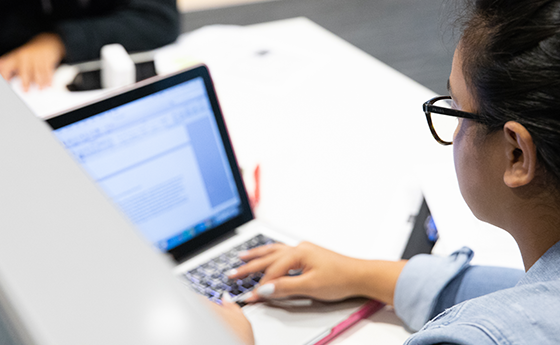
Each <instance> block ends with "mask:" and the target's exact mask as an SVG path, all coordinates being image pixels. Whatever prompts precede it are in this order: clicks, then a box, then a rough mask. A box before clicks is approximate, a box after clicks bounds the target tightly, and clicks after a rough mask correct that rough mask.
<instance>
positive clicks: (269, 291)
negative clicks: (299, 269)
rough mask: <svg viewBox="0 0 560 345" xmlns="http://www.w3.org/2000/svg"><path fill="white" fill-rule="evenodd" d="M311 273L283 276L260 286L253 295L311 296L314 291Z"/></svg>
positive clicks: (265, 296) (273, 296)
mask: <svg viewBox="0 0 560 345" xmlns="http://www.w3.org/2000/svg"><path fill="white" fill-rule="evenodd" d="M312 291H313V290H312V284H311V278H310V276H309V275H301V276H296V277H281V278H278V279H275V280H272V281H270V282H268V283H266V284H264V285H261V286H259V287H258V288H257V289H256V290H255V293H254V294H253V295H257V296H258V297H260V298H282V297H289V296H309V295H310V292H312Z"/></svg>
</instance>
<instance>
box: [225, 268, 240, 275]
mask: <svg viewBox="0 0 560 345" xmlns="http://www.w3.org/2000/svg"><path fill="white" fill-rule="evenodd" d="M234 274H237V270H236V269H235V268H234V269H231V270H229V271H227V272H226V276H228V277H229V276H232V275H234Z"/></svg>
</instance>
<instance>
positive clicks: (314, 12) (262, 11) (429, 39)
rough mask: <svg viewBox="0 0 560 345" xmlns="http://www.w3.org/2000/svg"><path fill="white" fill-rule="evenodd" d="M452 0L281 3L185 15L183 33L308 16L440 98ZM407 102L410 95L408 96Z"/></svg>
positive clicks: (450, 45) (449, 53)
mask: <svg viewBox="0 0 560 345" xmlns="http://www.w3.org/2000/svg"><path fill="white" fill-rule="evenodd" d="M455 3H457V2H453V1H451V0H422V1H419V0H279V1H271V2H263V3H256V4H249V5H242V6H235V7H228V8H220V9H213V10H207V11H198V12H190V13H185V14H182V18H181V25H182V26H181V29H182V31H183V32H186V31H192V30H195V29H197V28H200V27H202V26H204V25H210V24H234V25H250V24H256V23H262V22H268V21H273V20H280V19H287V18H293V17H300V16H303V17H307V18H309V19H311V20H312V21H314V22H315V23H317V24H319V25H321V26H322V27H324V28H325V29H327V30H329V31H331V32H333V33H334V34H336V35H338V36H339V37H341V38H343V39H345V40H346V41H348V42H350V43H352V44H353V45H355V46H356V47H358V48H360V49H362V50H363V51H365V52H367V53H368V54H370V55H372V56H374V57H376V58H377V59H379V60H381V61H383V62H385V63H386V64H388V65H390V66H392V67H393V68H395V69H396V70H398V71H400V72H402V73H404V74H406V75H407V76H409V77H411V78H412V79H414V80H416V81H418V82H419V83H421V84H423V85H424V86H426V87H428V88H430V89H432V90H433V91H435V92H437V93H440V94H447V90H446V83H447V78H448V76H449V72H450V70H451V60H452V57H453V50H454V47H455V37H456V35H454V34H453V31H454V29H453V26H452V25H450V24H449V23H450V19H449V18H450V15H451V14H454V13H455V10H454V9H452V8H450V7H453V6H454V4H455ZM403 97H405V95H403Z"/></svg>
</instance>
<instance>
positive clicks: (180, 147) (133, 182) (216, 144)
mask: <svg viewBox="0 0 560 345" xmlns="http://www.w3.org/2000/svg"><path fill="white" fill-rule="evenodd" d="M94 112H95V111H94ZM215 115H216V114H215V112H214V109H213V105H212V102H211V99H210V97H209V94H208V92H207V87H206V85H205V81H204V79H203V77H202V76H199V77H194V78H193V79H189V80H186V81H184V82H180V83H178V84H177V85H173V86H169V87H165V88H163V89H162V90H159V91H157V92H153V93H149V94H148V95H146V96H143V97H140V98H137V99H135V100H132V101H129V102H124V104H121V105H118V106H115V107H111V108H110V109H108V110H105V111H101V112H99V113H96V114H94V115H91V116H88V117H86V118H83V119H81V120H79V121H75V122H72V121H70V122H71V123H69V124H66V125H64V126H61V127H59V128H55V129H54V134H55V135H56V137H57V138H58V139H59V140H60V141H61V142H62V143H63V145H64V146H65V147H66V148H67V149H68V150H69V151H70V152H71V154H72V155H73V156H74V158H75V159H76V161H78V162H79V163H80V164H81V165H82V166H83V168H84V169H85V170H86V171H87V172H88V173H89V174H90V176H91V177H92V178H93V179H94V180H95V181H96V182H97V183H98V184H99V186H100V187H101V188H102V189H103V190H104V191H105V192H106V194H107V195H108V196H109V197H110V198H111V199H112V200H113V201H114V202H115V203H116V204H117V205H118V206H119V207H120V208H121V210H122V211H123V212H124V213H125V214H126V215H127V216H128V217H129V219H130V220H131V221H132V222H133V223H134V224H135V225H136V226H137V227H138V229H139V230H140V232H141V233H142V234H143V235H144V236H145V238H146V239H148V241H150V242H151V243H153V244H154V245H155V246H156V247H157V248H159V249H160V250H162V251H169V250H171V249H173V248H176V247H178V246H180V245H181V244H184V243H185V242H187V241H189V240H191V239H193V238H195V237H197V236H199V235H201V234H203V233H205V232H207V231H209V230H211V229H214V228H216V227H218V226H219V225H221V224H224V223H226V222H227V221H228V220H231V219H233V218H235V217H237V216H239V215H240V214H241V213H242V212H243V207H244V205H243V203H242V197H241V196H242V195H241V194H242V193H245V191H244V190H242V191H241V193H240V191H239V188H238V183H237V181H236V179H235V176H234V170H233V169H232V166H231V164H230V161H229V157H228V152H227V150H226V146H227V145H226V146H224V142H223V140H222V139H223V137H224V136H223V133H221V132H220V127H219V124H218V122H217V120H216V116H215ZM62 116H65V115H62ZM226 137H227V136H226ZM226 144H227V143H226ZM234 168H236V166H235V165H234ZM243 195H244V194H243Z"/></svg>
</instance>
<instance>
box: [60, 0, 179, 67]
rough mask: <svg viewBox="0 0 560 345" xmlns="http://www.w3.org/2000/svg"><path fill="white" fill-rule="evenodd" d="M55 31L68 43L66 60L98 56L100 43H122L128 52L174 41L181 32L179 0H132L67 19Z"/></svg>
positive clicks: (72, 60) (69, 61)
mask: <svg viewBox="0 0 560 345" xmlns="http://www.w3.org/2000/svg"><path fill="white" fill-rule="evenodd" d="M55 31H56V32H57V33H58V34H59V35H60V37H61V38H62V41H63V42H64V45H65V47H66V57H65V61H66V62H68V63H74V62H79V61H86V60H93V59H98V58H99V52H100V50H101V47H103V46H104V45H106V44H112V43H120V44H122V45H123V46H124V48H125V49H126V50H127V51H128V52H135V51H144V50H151V49H155V48H158V47H161V46H163V45H166V44H169V43H172V42H173V41H174V40H175V39H176V38H177V36H178V34H179V13H178V11H177V5H176V0H131V1H130V2H129V4H128V5H126V6H125V7H122V8H119V9H116V10H114V11H113V12H111V13H108V14H106V15H103V16H96V17H89V18H81V19H71V20H64V21H60V22H58V23H56V27H55Z"/></svg>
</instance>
